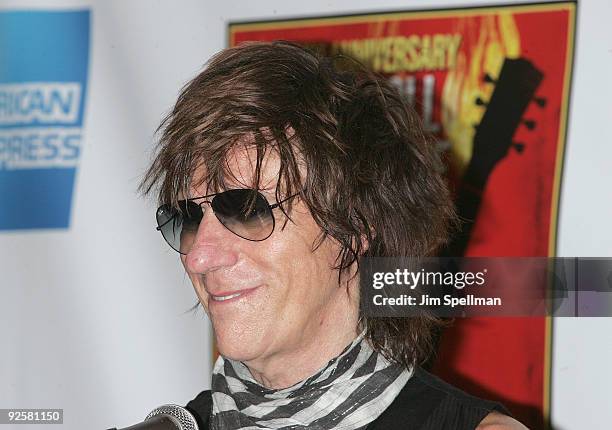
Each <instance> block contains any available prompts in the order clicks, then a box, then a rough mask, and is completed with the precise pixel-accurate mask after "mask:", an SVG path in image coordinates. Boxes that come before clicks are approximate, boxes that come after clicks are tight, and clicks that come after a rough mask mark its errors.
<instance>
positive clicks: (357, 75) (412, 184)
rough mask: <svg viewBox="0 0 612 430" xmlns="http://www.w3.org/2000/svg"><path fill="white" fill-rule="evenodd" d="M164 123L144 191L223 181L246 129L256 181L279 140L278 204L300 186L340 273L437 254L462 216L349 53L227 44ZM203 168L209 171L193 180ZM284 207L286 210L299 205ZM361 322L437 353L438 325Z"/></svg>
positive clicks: (417, 140)
mask: <svg viewBox="0 0 612 430" xmlns="http://www.w3.org/2000/svg"><path fill="white" fill-rule="evenodd" d="M289 127H291V128H289ZM291 129H292V130H293V131H294V132H295V133H294V134H293V135H291V133H288V132H287V130H291ZM159 130H161V132H162V134H161V138H160V141H159V145H158V148H157V154H156V157H155V159H154V161H153V163H152V165H151V166H150V168H149V170H148V172H147V173H146V176H145V178H144V180H143V182H142V184H141V190H142V191H143V192H145V193H149V192H150V191H151V190H152V189H153V188H154V187H156V186H157V187H158V189H159V193H158V197H159V201H160V203H174V204H176V202H177V200H178V199H179V198H180V196H187V195H189V193H188V192H187V190H188V189H189V188H190V187H191V186H199V185H202V184H206V186H207V187H208V189H214V190H220V189H224V188H225V181H226V178H228V176H231V172H228V171H227V159H226V157H227V155H228V151H229V150H230V149H233V148H235V147H236V145H239V144H240V143H239V142H240V141H242V142H244V139H241V138H242V137H244V136H246V135H251V136H255V139H254V142H251V143H250V145H254V146H255V147H256V149H257V164H256V169H255V173H254V178H253V183H254V184H256V185H257V187H259V185H260V184H259V173H260V172H259V171H260V167H261V163H262V160H263V157H264V155H265V153H266V151H267V150H269V149H270V148H271V147H272V146H273V147H274V148H275V150H276V151H277V153H278V155H279V157H280V164H281V168H280V177H279V181H278V186H277V189H276V197H277V201H281V200H282V199H283V198H284V197H286V196H289V195H292V194H295V193H300V195H301V198H302V200H303V201H304V202H305V204H306V205H307V206H308V208H309V209H310V212H311V214H312V216H313V217H314V220H315V221H316V223H317V224H318V225H319V226H320V228H321V232H322V233H321V236H320V241H318V243H319V244H320V243H321V241H323V240H324V239H325V238H328V237H331V238H333V239H335V240H336V241H337V242H339V244H340V245H341V251H340V254H339V255H338V260H337V263H338V264H337V269H338V270H339V279H340V275H341V274H342V273H348V271H349V269H350V268H351V267H354V266H353V264H354V263H356V264H357V265H358V264H359V260H360V259H361V258H362V257H368V256H373V257H401V256H426V255H431V254H432V253H433V252H434V251H435V250H436V249H437V248H438V247H439V245H440V244H442V243H443V242H444V241H445V239H446V236H447V233H448V229H449V226H450V225H451V223H452V221H453V219H454V211H453V206H452V202H451V200H450V197H449V192H448V189H447V187H446V184H445V181H444V180H443V178H442V177H441V173H440V172H441V171H442V168H441V162H440V159H439V157H438V155H437V152H436V150H435V148H434V146H433V143H432V141H431V140H430V139H429V138H428V137H427V136H426V134H425V133H424V131H423V126H422V124H421V122H420V120H419V118H418V117H417V115H416V113H415V112H414V111H413V110H412V109H411V108H410V107H409V106H407V105H406V103H405V101H404V100H403V99H402V97H401V96H400V95H399V94H398V92H397V90H396V89H395V88H394V87H392V86H391V85H390V84H389V83H387V82H386V81H385V80H383V79H381V78H379V77H377V76H376V75H374V74H373V73H371V72H369V71H368V70H366V69H365V68H363V67H361V66H360V65H359V64H358V63H356V62H354V61H349V60H347V59H346V57H339V58H335V59H331V58H325V57H320V56H318V55H317V54H315V53H313V52H311V51H309V50H307V49H305V48H303V47H301V46H298V45H296V44H293V43H289V42H283V41H276V42H271V43H248V44H242V45H240V46H238V47H235V48H229V49H225V50H223V51H221V52H219V53H218V54H216V55H215V56H214V57H213V58H212V59H211V60H210V61H209V63H208V65H207V67H206V68H205V69H204V70H203V71H202V72H201V73H200V74H199V75H198V76H196V77H195V79H193V80H192V81H191V82H189V83H188V84H187V85H186V86H185V87H184V88H183V90H182V92H181V94H180V96H179V98H178V101H177V102H176V105H175V107H174V109H173V110H172V111H171V112H170V113H169V114H168V116H167V117H166V118H165V119H164V121H163V122H162V123H161V125H160V129H159ZM262 130H263V132H262ZM243 144H244V143H243ZM300 165H305V166H306V169H305V171H306V174H305V175H303V174H301V172H300V168H299V166H300ZM199 166H204V167H205V169H203V170H204V172H205V174H204V177H202V178H194V172H195V170H196V168H198V167H199ZM195 181H197V183H195ZM282 210H283V212H284V213H285V214H286V215H288V216H290V214H291V201H289V202H288V203H286V204H283V205H282ZM313 246H315V248H316V246H317V245H316V244H313ZM357 267H358V266H357ZM360 325H361V327H360V328H361V329H366V337H367V338H368V339H369V340H370V341H371V343H372V344H373V346H374V348H375V349H377V350H378V351H379V352H381V353H382V354H383V355H385V356H386V357H387V358H388V359H390V360H393V361H395V362H398V363H402V364H403V365H405V366H411V365H414V364H416V363H420V362H422V361H424V360H425V359H426V358H427V357H428V356H429V354H430V353H431V352H432V344H433V341H432V339H433V336H434V330H435V329H436V328H437V327H439V326H440V321H439V320H438V319H436V318H434V317H432V316H429V315H426V314H423V315H421V316H418V317H412V318H371V317H367V316H363V315H362V318H360Z"/></svg>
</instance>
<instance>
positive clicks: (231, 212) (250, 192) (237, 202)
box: [156, 189, 299, 255]
mask: <svg viewBox="0 0 612 430" xmlns="http://www.w3.org/2000/svg"><path fill="white" fill-rule="evenodd" d="M298 194H299V193H297V194H293V195H291V196H289V197H287V198H285V199H284V200H281V201H280V202H277V203H275V204H273V205H271V204H269V203H268V200H266V198H265V197H264V196H263V195H262V194H261V193H260V192H258V191H257V190H254V189H235V190H227V191H223V192H220V193H215V194H209V195H206V196H201V197H193V198H190V199H186V200H179V201H178V204H177V205H176V206H172V205H170V204H168V203H166V204H163V205H161V206H160V207H159V208H158V209H157V213H156V218H157V230H158V231H160V232H161V234H162V236H163V237H164V239H165V240H166V242H168V245H170V246H171V247H172V249H174V250H175V251H177V252H179V253H180V254H183V255H186V254H187V253H188V252H189V251H190V250H191V248H192V246H193V242H194V240H195V236H196V233H197V231H198V227H199V226H200V221H202V217H203V216H204V211H203V209H202V205H203V204H204V203H206V204H209V205H210V207H211V208H212V210H213V213H214V214H215V216H216V217H217V219H218V220H219V222H221V224H223V226H225V228H227V229H228V230H229V231H231V232H232V233H234V234H235V235H236V236H239V237H241V238H243V239H246V240H250V241H253V242H259V241H262V240H266V239H267V238H269V237H270V235H272V232H273V231H274V225H275V220H274V214H273V213H272V210H273V209H276V208H277V207H279V206H280V205H281V203H284V202H286V201H287V200H289V199H292V198H293V197H295V196H297V195H298ZM209 197H212V199H211V200H204V201H202V202H200V203H195V202H194V200H199V199H206V198H209Z"/></svg>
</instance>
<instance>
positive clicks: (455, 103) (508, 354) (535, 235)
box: [229, 2, 576, 429]
mask: <svg viewBox="0 0 612 430" xmlns="http://www.w3.org/2000/svg"><path fill="white" fill-rule="evenodd" d="M575 13H576V4H575V3H574V2H559V3H546V4H530V5H517V6H495V7H479V8H462V9H444V10H431V11H409V12H392V13H378V14H367V15H354V16H337V17H324V18H308V19H293V20H283V21H278V20H277V21H267V22H248V23H232V24H230V26H229V45H230V46H234V45H236V44H239V43H241V42H244V41H250V40H275V39H284V40H292V41H296V42H299V43H302V44H305V45H308V46H311V47H313V48H315V49H318V50H322V51H324V52H325V53H326V54H329V55H333V54H336V53H342V54H345V55H349V56H351V57H353V58H356V59H357V60H359V61H360V62H362V63H364V64H365V65H367V66H369V67H370V68H372V69H373V70H374V71H376V72H379V73H381V74H383V75H385V76H387V77H388V78H389V79H390V80H391V81H392V82H393V83H394V84H395V85H396V86H397V87H398V89H399V90H400V92H401V93H402V94H403V95H404V96H405V97H406V99H407V100H408V101H409V102H410V103H411V104H412V105H413V106H414V107H415V108H416V109H417V111H418V112H419V113H420V115H421V117H422V118H423V121H424V122H425V124H426V127H427V129H428V130H429V131H430V132H431V133H432V134H433V135H434V136H435V137H436V138H437V139H438V145H439V146H440V150H441V151H443V152H444V154H445V157H446V159H447V161H448V163H447V164H448V172H447V173H448V177H449V180H450V183H451V184H452V186H453V189H454V192H455V197H456V203H457V207H458V210H459V213H460V215H461V216H462V217H463V218H464V219H466V220H468V222H467V223H466V224H465V226H464V229H463V230H462V232H460V234H458V235H457V237H456V238H455V239H454V240H453V242H452V243H451V245H450V246H449V250H448V252H449V253H450V254H452V255H466V256H554V255H555V243H556V237H555V235H556V228H557V211H558V200H559V186H560V178H561V169H562V163H563V153H564V143H565V132H566V123H567V113H568V99H569V89H570V78H571V68H572V61H573V46H574V27H575ZM517 288H528V285H526V286H519V287H517ZM551 340H552V320H551V319H550V318H549V317H533V318H471V319H461V320H456V321H455V323H454V325H453V327H452V328H450V329H448V330H447V331H445V333H444V335H443V337H442V339H441V344H440V348H439V352H438V355H437V359H436V363H435V364H434V371H435V373H437V374H439V375H440V376H442V377H443V378H444V379H446V380H448V381H449V382H451V383H454V384H456V385H458V386H460V387H462V388H464V389H466V390H467V391H469V392H471V393H473V394H475V395H479V396H481V397H486V398H491V399H497V400H500V401H502V402H504V403H505V404H506V405H507V406H508V407H509V408H510V409H511V411H512V412H513V413H514V415H515V416H516V417H517V418H519V419H520V420H522V421H523V422H524V423H525V424H526V425H528V426H529V427H530V428H534V429H538V428H544V427H545V426H546V424H547V422H548V421H549V416H550V401H549V398H550V385H551V381H550V354H551Z"/></svg>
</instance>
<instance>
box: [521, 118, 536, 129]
mask: <svg viewBox="0 0 612 430" xmlns="http://www.w3.org/2000/svg"><path fill="white" fill-rule="evenodd" d="M523 124H525V127H527V128H528V129H529V130H533V129H534V128H535V126H536V122H535V121H533V120H531V119H524V120H523Z"/></svg>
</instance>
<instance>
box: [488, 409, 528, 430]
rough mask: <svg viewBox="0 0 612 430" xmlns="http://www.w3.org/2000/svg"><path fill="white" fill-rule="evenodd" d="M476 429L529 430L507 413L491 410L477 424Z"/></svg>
mask: <svg viewBox="0 0 612 430" xmlns="http://www.w3.org/2000/svg"><path fill="white" fill-rule="evenodd" d="M476 430H529V429H527V427H525V426H524V425H523V424H521V423H520V422H518V421H517V420H515V419H514V418H512V417H509V416H508V415H504V414H502V413H499V412H496V411H493V412H491V413H490V414H489V415H487V416H486V417H484V419H483V420H482V421H481V422H480V424H478V427H476Z"/></svg>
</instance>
